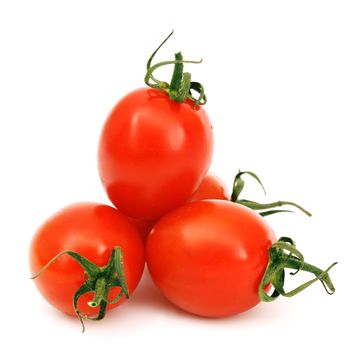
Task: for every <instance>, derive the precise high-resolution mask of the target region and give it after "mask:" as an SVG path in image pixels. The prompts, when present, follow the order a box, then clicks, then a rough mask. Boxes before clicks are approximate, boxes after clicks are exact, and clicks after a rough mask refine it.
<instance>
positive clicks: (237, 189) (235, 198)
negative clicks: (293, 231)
mask: <svg viewBox="0 0 350 350" xmlns="http://www.w3.org/2000/svg"><path fill="white" fill-rule="evenodd" d="M245 174H247V175H249V176H251V177H253V178H254V179H255V180H256V181H257V182H258V183H259V185H260V186H261V187H262V189H263V191H264V193H265V195H266V191H265V188H264V186H263V184H262V182H261V180H260V179H259V177H258V176H257V175H256V174H255V173H253V172H251V171H239V172H238V174H237V175H236V176H235V179H234V182H233V189H232V194H231V202H235V203H238V204H241V205H244V206H245V207H248V208H250V209H252V210H259V211H260V212H259V214H260V215H261V216H267V215H272V214H276V213H282V212H283V213H285V212H292V211H291V210H283V209H277V210H266V209H273V208H276V207H282V206H285V205H288V206H292V207H295V208H298V209H299V210H300V211H302V212H303V213H304V214H305V215H307V216H311V215H312V214H311V213H310V212H309V211H307V210H306V209H304V208H303V207H302V206H300V205H299V204H296V203H294V202H290V201H276V202H272V203H257V202H254V201H250V200H247V199H239V196H240V194H241V192H242V190H243V188H244V186H245V182H244V180H243V179H242V175H245Z"/></svg>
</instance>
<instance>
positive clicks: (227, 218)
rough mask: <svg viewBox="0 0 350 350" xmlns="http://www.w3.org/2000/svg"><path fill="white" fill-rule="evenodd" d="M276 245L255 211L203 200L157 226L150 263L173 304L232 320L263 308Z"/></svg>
mask: <svg viewBox="0 0 350 350" xmlns="http://www.w3.org/2000/svg"><path fill="white" fill-rule="evenodd" d="M275 240H276V237H275V235H274V233H273V232H272V230H271V229H270V227H269V226H268V225H267V223H266V222H265V221H264V219H263V218H262V217H261V216H260V215H258V214H256V213H255V212H253V211H252V210H250V209H248V208H246V207H244V206H242V205H239V204H236V203H232V202H229V201H223V200H204V201H198V202H192V203H188V204H186V205H184V206H182V207H180V208H177V209H175V210H173V211H172V212H170V213H168V214H167V215H165V216H164V217H162V218H161V219H160V220H159V221H158V222H157V223H156V225H155V226H154V227H153V229H152V231H151V233H150V235H149V237H148V240H147V244H146V261H147V265H148V268H149V271H150V274H151V276H152V279H153V280H154V282H155V284H156V285H157V286H158V288H159V289H160V290H161V292H162V293H163V294H164V295H165V296H166V297H167V298H168V299H169V300H170V301H171V302H173V303H174V304H176V305H178V306H179V307H181V308H182V309H184V310H186V311H188V312H191V313H194V314H197V315H201V316H208V317H219V316H228V315H233V314H236V313H239V312H242V311H245V310H247V309H249V308H251V307H253V306H254V305H256V304H257V303H259V294H258V289H259V284H260V282H261V280H262V277H263V275H264V272H265V269H266V267H267V264H268V260H269V254H268V250H269V248H270V246H271V244H272V243H273V242H275Z"/></svg>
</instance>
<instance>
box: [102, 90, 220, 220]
mask: <svg viewBox="0 0 350 350" xmlns="http://www.w3.org/2000/svg"><path fill="white" fill-rule="evenodd" d="M212 153H213V132H212V127H211V124H210V121H209V119H208V116H207V113H206V112H205V110H204V109H203V108H202V107H201V106H196V107H195V106H194V102H193V101H190V100H189V99H188V100H186V101H185V102H183V103H179V102H176V101H172V100H171V99H170V98H169V96H168V95H167V94H166V92H164V91H161V90H157V89H151V88H148V87H147V88H140V89H137V90H135V91H133V92H131V93H129V94H128V95H126V96H125V97H124V98H122V99H121V100H120V101H119V102H118V103H117V105H116V106H115V107H114V109H113V110H112V112H111V113H110V115H109V117H108V118H107V121H106V123H105V125H104V127H103V130H102V133H101V137H100V142H99V151H98V167H99V174H100V178H101V181H102V184H103V186H104V188H105V190H106V192H107V194H108V197H109V198H110V200H111V201H112V203H113V204H114V205H115V206H116V207H117V208H119V209H120V210H121V211H122V212H123V213H125V214H126V215H128V216H131V217H134V218H138V219H146V220H156V219H158V218H159V217H160V216H162V215H163V214H165V213H166V212H168V211H169V210H171V209H174V208H176V207H178V206H179V205H182V204H183V203H185V202H186V201H187V200H188V199H189V198H190V197H191V195H192V194H193V193H194V192H195V190H196V189H197V188H198V187H199V185H200V183H201V182H202V180H203V178H204V176H205V175H206V173H207V171H208V168H209V166H210V163H211V159H212Z"/></svg>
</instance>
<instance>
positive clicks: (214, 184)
mask: <svg viewBox="0 0 350 350" xmlns="http://www.w3.org/2000/svg"><path fill="white" fill-rule="evenodd" d="M202 199H223V200H230V192H229V190H228V188H227V186H226V185H225V183H224V182H223V181H222V180H221V179H220V178H219V177H218V176H216V175H214V174H211V173H208V174H207V175H206V176H205V178H204V180H203V181H202V183H201V184H200V186H199V187H198V189H197V191H196V192H195V193H194V194H193V195H192V196H191V198H190V202H194V201H199V200H202Z"/></svg>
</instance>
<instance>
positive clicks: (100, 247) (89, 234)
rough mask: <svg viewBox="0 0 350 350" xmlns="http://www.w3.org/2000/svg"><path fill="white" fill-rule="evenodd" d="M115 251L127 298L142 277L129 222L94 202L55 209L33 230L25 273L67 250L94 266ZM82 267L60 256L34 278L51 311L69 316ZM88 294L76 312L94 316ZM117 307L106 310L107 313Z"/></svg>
mask: <svg viewBox="0 0 350 350" xmlns="http://www.w3.org/2000/svg"><path fill="white" fill-rule="evenodd" d="M116 246H119V247H121V249H122V252H123V259H124V269H125V278H126V282H127V285H128V288H129V292H130V293H132V292H133V291H134V290H135V288H136V286H137V285H138V283H139V280H140V278H141V275H142V272H143V269H144V264H145V258H144V245H143V243H142V241H141V238H140V236H139V234H138V232H137V230H136V228H135V227H134V226H133V225H132V224H131V223H130V222H129V220H128V218H127V217H125V216H124V215H123V214H121V213H120V211H118V210H117V209H115V208H112V207H110V206H107V205H103V204H98V203H76V204H72V205H70V206H68V207H65V208H64V209H62V210H60V211H59V212H57V213H56V214H54V215H53V216H51V217H50V218H49V219H47V220H46V221H45V222H44V224H43V225H42V226H41V227H40V228H39V229H38V230H37V232H36V234H35V235H34V237H33V239H32V242H31V246H30V256H29V261H30V270H31V273H32V275H34V274H36V273H37V272H38V271H40V270H41V269H42V268H43V267H44V266H45V265H46V263H47V262H49V261H50V260H51V259H52V258H53V257H54V256H55V255H56V254H58V253H60V252H62V251H63V250H72V251H75V252H77V253H79V254H80V255H82V256H84V257H85V258H87V259H89V260H90V261H92V262H93V263H95V264H97V265H99V266H104V265H106V264H107V262H108V259H109V257H110V254H111V251H112V249H113V248H114V247H116ZM83 281H84V272H83V269H82V267H81V266H80V265H79V264H78V263H77V262H76V261H75V260H74V259H73V258H72V257H70V256H68V255H63V256H62V257H60V258H59V259H58V260H56V261H55V262H54V263H52V264H51V265H50V266H49V267H48V268H47V269H46V270H45V271H44V272H43V273H42V274H41V275H40V276H39V277H37V278H36V279H34V282H35V284H36V286H37V287H38V289H39V291H40V293H41V294H42V295H43V297H44V298H45V299H46V300H47V301H48V302H49V303H50V304H51V305H53V306H54V307H55V308H57V309H59V310H61V311H63V312H66V313H68V314H74V310H73V306H72V305H73V296H74V293H75V292H76V290H77V289H78V288H79V287H80V286H81V285H82V284H83ZM119 291H120V288H119V287H118V288H113V289H112V290H111V291H110V294H109V297H110V299H112V298H113V297H115V296H116V295H117V294H118V292H119ZM92 298H93V293H87V294H86V295H83V296H82V297H81V298H80V300H79V302H78V308H79V310H80V311H81V312H83V313H84V314H87V315H93V314H96V311H98V310H97V309H96V308H91V307H90V306H88V305H87V302H88V301H90V300H92ZM124 300H125V297H123V298H122V299H121V300H120V302H118V303H117V304H112V305H108V306H107V308H108V309H111V308H114V307H116V306H117V305H119V304H120V303H122V302H123V301H124Z"/></svg>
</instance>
